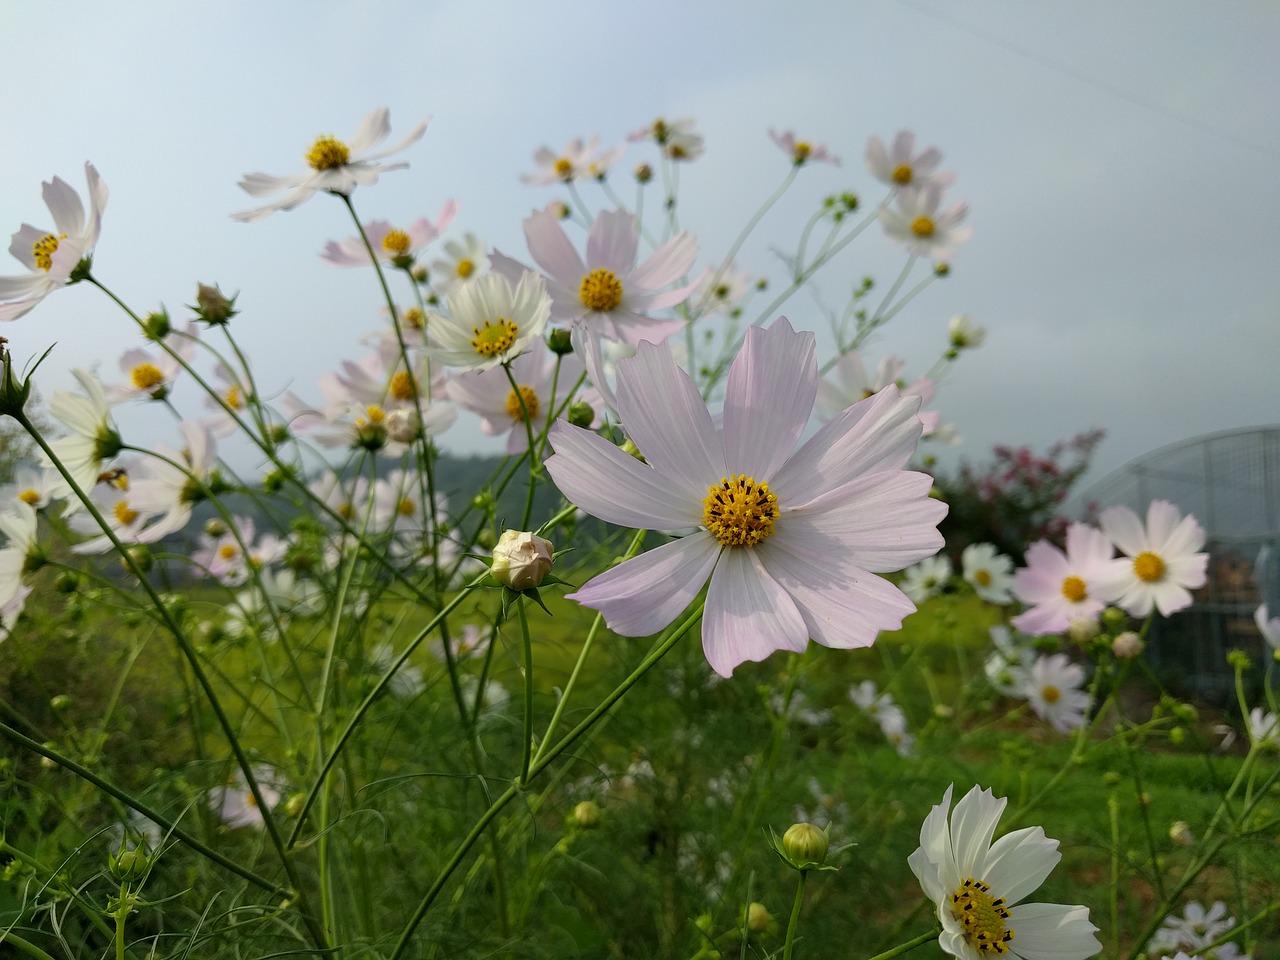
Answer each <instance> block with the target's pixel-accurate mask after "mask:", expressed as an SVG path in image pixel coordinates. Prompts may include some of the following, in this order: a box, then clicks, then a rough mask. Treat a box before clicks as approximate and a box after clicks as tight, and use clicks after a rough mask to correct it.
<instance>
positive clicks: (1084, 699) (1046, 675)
mask: <svg viewBox="0 0 1280 960" xmlns="http://www.w3.org/2000/svg"><path fill="white" fill-rule="evenodd" d="M1084 679H1085V677H1084V667H1082V666H1080V664H1078V663H1072V662H1071V661H1070V660H1068V659H1067V655H1066V654H1065V653H1055V654H1052V655H1050V656H1039V657H1036V660H1035V662H1034V663H1033V664H1031V669H1030V670H1029V671H1028V672H1027V677H1026V687H1025V688H1024V693H1023V695H1024V696H1025V697H1026V698H1027V703H1029V704H1030V705H1031V709H1032V710H1034V711H1035V712H1036V716H1038V717H1039V718H1040V719H1041V720H1047V721H1048V722H1049V725H1050V726H1051V727H1053V729H1055V730H1057V731H1058V732H1059V733H1070V732H1071V731H1072V730H1075V729H1076V728H1077V727H1079V726H1081V725H1082V724H1083V723H1084V716H1085V714H1086V713H1087V712H1088V710H1089V704H1090V703H1091V702H1092V701H1091V699H1090V697H1089V694H1088V693H1086V692H1085V691H1084V690H1083V689H1081V688H1082V687H1083V686H1084Z"/></svg>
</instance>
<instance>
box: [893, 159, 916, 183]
mask: <svg viewBox="0 0 1280 960" xmlns="http://www.w3.org/2000/svg"><path fill="white" fill-rule="evenodd" d="M889 176H890V178H891V179H892V180H893V182H894V183H896V184H897V185H898V186H900V187H905V186H906V185H907V184H908V183H910V182H911V178H912V177H913V176H914V174H913V173H912V170H911V164H909V163H900V164H898V165H897V166H896V167H894V168H893V173H891V174H889Z"/></svg>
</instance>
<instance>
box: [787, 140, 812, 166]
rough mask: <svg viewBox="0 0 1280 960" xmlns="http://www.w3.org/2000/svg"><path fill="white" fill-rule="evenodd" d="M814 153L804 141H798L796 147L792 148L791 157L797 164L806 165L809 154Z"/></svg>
mask: <svg viewBox="0 0 1280 960" xmlns="http://www.w3.org/2000/svg"><path fill="white" fill-rule="evenodd" d="M811 153H813V147H812V146H810V145H809V144H808V143H806V142H805V141H804V140H797V141H796V145H795V146H794V147H792V148H791V155H792V156H793V157H794V158H795V161H796V163H804V162H805V161H806V160H808V159H809V154H811Z"/></svg>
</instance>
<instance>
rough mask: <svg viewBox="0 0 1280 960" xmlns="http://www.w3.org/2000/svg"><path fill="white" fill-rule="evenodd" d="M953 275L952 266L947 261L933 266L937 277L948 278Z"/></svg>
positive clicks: (941, 261) (940, 261)
mask: <svg viewBox="0 0 1280 960" xmlns="http://www.w3.org/2000/svg"><path fill="white" fill-rule="evenodd" d="M950 274H951V264H949V263H947V262H946V261H945V260H939V261H938V262H937V263H935V264H934V265H933V275H934V276H935V277H946V276H950Z"/></svg>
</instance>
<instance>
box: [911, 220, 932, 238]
mask: <svg viewBox="0 0 1280 960" xmlns="http://www.w3.org/2000/svg"><path fill="white" fill-rule="evenodd" d="M933 230H934V226H933V220H931V219H930V218H929V217H925V216H920V217H916V218H915V219H914V220H912V221H911V232H912V233H914V234H915V235H916V236H917V237H920V238H921V239H926V238H928V237H932V236H933Z"/></svg>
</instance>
